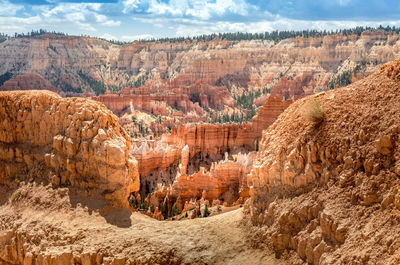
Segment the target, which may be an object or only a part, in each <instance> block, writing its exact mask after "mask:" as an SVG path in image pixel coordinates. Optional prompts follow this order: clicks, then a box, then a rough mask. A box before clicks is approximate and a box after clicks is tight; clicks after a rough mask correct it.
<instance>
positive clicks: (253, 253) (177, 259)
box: [0, 184, 285, 264]
mask: <svg viewBox="0 0 400 265" xmlns="http://www.w3.org/2000/svg"><path fill="white" fill-rule="evenodd" d="M16 194H18V195H16ZM70 201H71V198H70V196H69V190H68V189H58V190H53V189H52V188H51V187H50V186H47V187H44V186H40V185H39V186H37V185H32V184H23V185H21V186H20V188H19V189H18V190H17V191H16V192H14V195H11V196H10V198H9V200H8V202H7V203H5V204H3V205H2V206H0V233H1V232H3V234H4V232H5V231H13V233H14V234H16V233H17V234H19V236H21V238H22V239H23V241H24V242H26V243H28V244H26V246H25V248H26V249H25V255H26V254H27V253H32V254H33V256H35V257H36V260H37V261H36V262H39V264H40V263H45V260H46V258H47V259H50V260H51V257H50V256H52V257H53V260H57V257H60V256H61V257H62V254H63V253H64V254H65V253H67V254H65V255H67V256H68V255H70V254H72V256H73V259H75V262H82V263H84V261H85V260H86V259H87V257H88V256H90V255H87V254H86V253H89V254H90V253H92V254H91V256H92V259H93V260H95V259H96V258H97V259H101V258H100V257H103V262H104V263H108V262H114V263H113V264H140V263H142V264H285V263H284V262H283V261H279V260H276V259H275V258H274V256H273V254H271V252H268V251H266V250H261V249H254V248H252V247H251V246H250V244H248V242H247V240H246V238H248V236H247V234H246V231H245V229H244V227H243V226H241V225H240V221H241V220H242V216H243V213H242V209H238V210H235V211H232V212H228V213H225V214H221V215H217V216H214V217H209V218H204V219H194V220H185V221H175V222H173V221H162V222H159V221H156V220H154V219H151V218H150V217H147V216H145V215H142V214H139V213H131V212H130V211H129V210H122V209H120V210H118V209H114V210H110V211H108V212H101V213H99V212H98V211H91V210H89V209H88V208H87V207H82V206H80V204H78V205H77V206H76V207H72V206H71V203H70ZM3 243H4V242H3ZM0 246H2V242H1V237H0ZM0 253H1V248H0ZM94 253H97V254H94ZM28 256H30V254H28ZM40 256H42V257H40ZM0 257H1V256H0ZM68 257H71V256H68ZM118 261H119V262H118ZM3 262H4V259H3ZM0 263H2V262H1V260H0ZM35 264H37V263H35ZM78 264H80V263H78Z"/></svg>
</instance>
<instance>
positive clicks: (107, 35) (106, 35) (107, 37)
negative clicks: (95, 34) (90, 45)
mask: <svg viewBox="0 0 400 265" xmlns="http://www.w3.org/2000/svg"><path fill="white" fill-rule="evenodd" d="M100 38H103V39H106V40H117V37H115V36H114V35H111V34H109V33H104V34H103V35H101V36H100Z"/></svg>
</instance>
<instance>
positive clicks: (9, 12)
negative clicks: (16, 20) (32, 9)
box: [0, 0, 24, 16]
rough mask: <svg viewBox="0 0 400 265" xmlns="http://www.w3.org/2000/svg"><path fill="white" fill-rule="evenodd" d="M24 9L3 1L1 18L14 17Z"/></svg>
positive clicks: (0, 8) (0, 2) (0, 7)
mask: <svg viewBox="0 0 400 265" xmlns="http://www.w3.org/2000/svg"><path fill="white" fill-rule="evenodd" d="M23 8H24V6H23V5H15V4H12V3H10V2H9V1H7V0H2V1H0V16H14V15H15V14H16V13H17V12H18V11H19V10H21V9H23Z"/></svg>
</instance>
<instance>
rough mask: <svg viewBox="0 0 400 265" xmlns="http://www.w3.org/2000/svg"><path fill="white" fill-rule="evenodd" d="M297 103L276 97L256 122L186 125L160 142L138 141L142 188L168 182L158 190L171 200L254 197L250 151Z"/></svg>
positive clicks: (135, 149) (135, 147) (134, 147)
mask: <svg viewBox="0 0 400 265" xmlns="http://www.w3.org/2000/svg"><path fill="white" fill-rule="evenodd" d="M292 102H293V101H292V100H286V101H282V100H281V99H280V98H277V97H270V98H269V99H268V100H267V102H266V103H265V104H264V105H263V106H262V107H261V108H260V109H259V111H258V113H257V115H256V116H255V117H254V118H253V120H252V121H251V122H246V123H243V124H237V123H233V124H230V123H226V124H205V123H200V124H186V125H185V126H183V127H179V128H177V129H175V128H174V129H173V130H172V133H171V134H165V135H162V137H161V139H160V140H158V141H149V142H142V143H141V144H140V145H136V144H134V145H132V148H131V153H132V155H134V156H135V158H136V159H137V160H138V168H139V174H140V176H141V180H142V189H143V190H144V189H146V191H147V192H153V191H156V190H159V189H160V187H158V185H160V184H162V185H165V186H166V187H167V190H168V191H167V190H166V191H163V192H161V193H158V194H157V195H156V196H157V197H158V198H159V200H163V198H164V197H165V196H167V195H168V197H169V200H170V201H171V200H172V201H174V200H176V199H177V198H178V197H180V199H181V200H182V201H183V202H185V201H190V200H191V199H194V198H195V199H200V198H204V199H207V200H209V201H213V200H217V199H224V201H225V202H227V203H229V204H231V203H233V202H234V201H235V200H237V199H238V198H239V197H248V186H247V174H248V173H249V172H250V169H251V165H252V163H253V155H254V154H253V152H250V151H253V150H256V149H257V148H258V141H259V140H260V139H261V133H262V130H264V129H266V128H268V126H270V125H271V124H272V123H273V122H274V121H275V119H276V118H277V117H278V116H279V114H280V113H281V112H283V111H284V110H285V109H286V108H287V107H288V106H289V105H290V104H291V103H292ZM226 152H227V154H225V153H226ZM249 152H250V153H249ZM228 153H229V154H228ZM247 153H249V154H247ZM232 154H234V157H233V156H232ZM227 155H228V157H229V156H230V157H231V159H230V160H229V159H228V157H227ZM224 156H225V158H224ZM170 185H171V186H170ZM169 186H170V188H168V187H169ZM225 193H226V194H225Z"/></svg>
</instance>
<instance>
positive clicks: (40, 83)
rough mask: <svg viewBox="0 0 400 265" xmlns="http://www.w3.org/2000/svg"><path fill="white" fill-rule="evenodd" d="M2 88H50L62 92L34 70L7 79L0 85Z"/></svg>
mask: <svg viewBox="0 0 400 265" xmlns="http://www.w3.org/2000/svg"><path fill="white" fill-rule="evenodd" d="M0 90H5V91H12V90H50V91H54V92H57V93H59V94H60V92H61V90H60V89H57V88H56V87H54V86H52V85H51V84H50V82H49V81H47V80H46V79H44V78H43V77H42V76H40V75H38V74H36V73H33V72H28V73H26V74H24V75H22V76H16V77H15V78H12V79H10V80H7V81H6V82H4V84H3V85H2V86H0Z"/></svg>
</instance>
